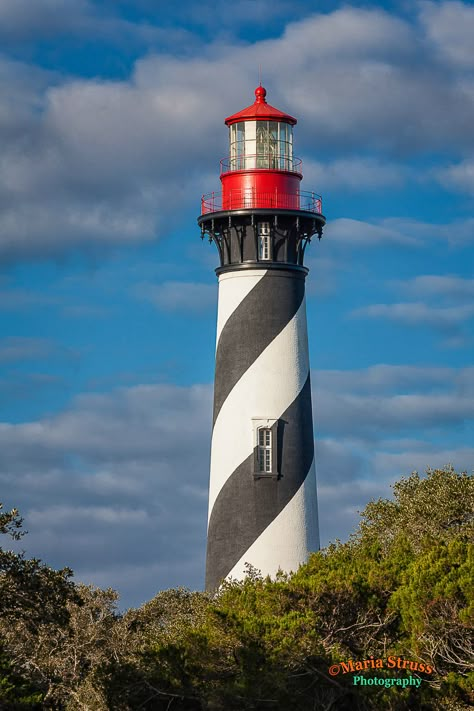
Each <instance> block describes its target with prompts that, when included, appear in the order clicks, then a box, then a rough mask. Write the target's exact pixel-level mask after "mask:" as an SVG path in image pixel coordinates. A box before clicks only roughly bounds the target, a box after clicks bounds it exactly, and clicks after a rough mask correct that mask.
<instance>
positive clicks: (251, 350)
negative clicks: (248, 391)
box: [214, 270, 305, 423]
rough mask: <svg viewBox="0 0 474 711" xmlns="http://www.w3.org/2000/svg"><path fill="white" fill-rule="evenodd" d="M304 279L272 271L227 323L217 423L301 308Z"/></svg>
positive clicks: (220, 348)
mask: <svg viewBox="0 0 474 711" xmlns="http://www.w3.org/2000/svg"><path fill="white" fill-rule="evenodd" d="M290 275H291V278H290V279H289V278H288V276H290ZM281 277H283V278H281ZM304 279H305V274H303V273H299V272H286V271H282V272H276V271H273V270H269V271H268V272H267V273H266V274H265V276H263V277H262V278H261V279H260V281H259V282H258V283H257V284H256V285H255V286H254V288H253V289H252V290H251V291H250V292H249V294H247V296H246V297H245V298H244V299H243V301H242V302H241V303H240V304H239V305H238V306H237V308H236V309H235V311H234V312H233V313H232V315H231V316H230V317H229V319H228V320H227V322H226V323H225V325H224V328H223V329H222V332H221V334H220V337H219V342H218V344H217V352H216V376H215V382H214V423H215V422H216V420H217V417H218V415H219V412H220V411H221V407H222V405H223V404H224V402H225V400H226V398H227V396H228V395H229V393H230V392H231V391H232V389H233V388H234V387H235V385H236V384H237V383H238V381H239V380H240V378H241V377H242V375H243V374H244V373H245V372H246V371H247V370H248V368H250V366H251V365H252V363H254V362H255V361H256V359H257V358H258V356H259V355H260V354H261V353H263V351H264V350H265V348H266V347H267V346H268V345H269V344H270V343H271V342H272V341H273V339H274V338H276V336H278V334H279V333H280V332H281V331H282V330H283V329H284V328H285V326H286V325H287V324H288V323H289V322H290V321H291V319H292V318H293V316H294V315H295V314H296V312H297V311H298V309H299V307H300V306H301V303H302V301H303V298H304V291H305V284H304ZM275 305H277V307H275ZM257 324H258V327H257Z"/></svg>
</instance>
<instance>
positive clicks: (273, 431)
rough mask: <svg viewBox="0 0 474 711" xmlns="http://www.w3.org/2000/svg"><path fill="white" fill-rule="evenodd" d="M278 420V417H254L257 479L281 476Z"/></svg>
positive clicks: (254, 470) (255, 471) (254, 462)
mask: <svg viewBox="0 0 474 711" xmlns="http://www.w3.org/2000/svg"><path fill="white" fill-rule="evenodd" d="M278 422H279V421H278V419H274V418H269V417H252V428H253V443H254V444H253V447H254V450H253V451H254V459H253V475H254V477H255V479H262V478H264V479H265V478H270V479H278V478H279V463H278V447H277V441H278V437H279V434H278V432H279V428H278ZM280 434H281V433H280Z"/></svg>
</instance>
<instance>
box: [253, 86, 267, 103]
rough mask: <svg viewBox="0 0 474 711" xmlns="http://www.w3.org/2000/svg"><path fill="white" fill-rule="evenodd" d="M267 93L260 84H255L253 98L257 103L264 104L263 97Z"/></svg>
mask: <svg viewBox="0 0 474 711" xmlns="http://www.w3.org/2000/svg"><path fill="white" fill-rule="evenodd" d="M266 95H267V90H266V89H265V88H264V87H263V86H262V85H261V84H260V86H257V88H256V89H255V98H256V100H257V103H259V104H264V103H266V102H265V97H266Z"/></svg>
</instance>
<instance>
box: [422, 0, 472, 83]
mask: <svg viewBox="0 0 474 711" xmlns="http://www.w3.org/2000/svg"><path fill="white" fill-rule="evenodd" d="M420 8H421V12H420V19H421V23H422V25H423V26H424V29H425V32H426V34H427V38H428V40H429V41H430V42H431V43H432V44H433V46H434V48H435V49H436V51H437V52H438V53H439V54H440V57H441V58H442V59H447V60H448V61H449V62H451V63H452V64H454V65H455V66H460V67H462V68H466V69H467V68H471V67H474V54H473V51H472V38H473V37H474V7H472V5H471V4H469V3H463V2H458V1H456V0H450V1H449V2H439V3H438V2H436V3H435V2H422V3H421V4H420Z"/></svg>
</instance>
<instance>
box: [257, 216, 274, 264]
mask: <svg viewBox="0 0 474 711" xmlns="http://www.w3.org/2000/svg"><path fill="white" fill-rule="evenodd" d="M270 234H271V233H270V223H269V222H259V223H258V224H257V236H258V258H259V260H260V261H263V262H268V261H270V260H271V258H272V255H271V240H270Z"/></svg>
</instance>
